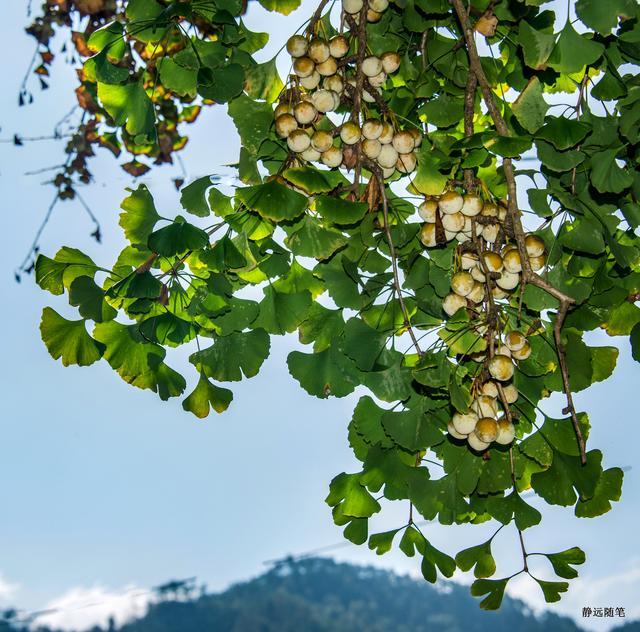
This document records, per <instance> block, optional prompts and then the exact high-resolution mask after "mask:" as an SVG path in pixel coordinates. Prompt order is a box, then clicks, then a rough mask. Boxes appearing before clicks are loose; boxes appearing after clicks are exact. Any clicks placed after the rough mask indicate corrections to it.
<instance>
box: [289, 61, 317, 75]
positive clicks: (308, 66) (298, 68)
mask: <svg viewBox="0 0 640 632" xmlns="http://www.w3.org/2000/svg"><path fill="white" fill-rule="evenodd" d="M315 69H316V65H315V64H314V63H313V61H312V60H311V59H309V58H308V57H298V58H297V59H294V60H293V72H294V73H295V74H296V75H298V77H303V78H304V77H310V76H311V75H312V74H313V71H314V70H315Z"/></svg>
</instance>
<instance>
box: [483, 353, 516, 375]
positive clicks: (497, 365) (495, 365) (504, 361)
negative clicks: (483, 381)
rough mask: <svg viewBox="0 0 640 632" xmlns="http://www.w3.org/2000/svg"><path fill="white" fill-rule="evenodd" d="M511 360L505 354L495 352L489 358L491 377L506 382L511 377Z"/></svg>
mask: <svg viewBox="0 0 640 632" xmlns="http://www.w3.org/2000/svg"><path fill="white" fill-rule="evenodd" d="M513 369H514V367H513V362H512V361H511V358H510V357H508V356H506V355H501V354H497V355H494V356H493V358H491V360H489V373H490V374H491V377H492V378H493V379H495V380H499V381H500V382H506V381H507V380H510V379H511V378H512V377H513Z"/></svg>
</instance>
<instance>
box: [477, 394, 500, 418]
mask: <svg viewBox="0 0 640 632" xmlns="http://www.w3.org/2000/svg"><path fill="white" fill-rule="evenodd" d="M471 407H472V409H473V412H474V413H476V415H478V417H495V416H496V415H497V414H498V404H496V400H495V398H494V397H490V396H489V395H480V396H479V397H477V398H476V399H475V400H474V402H473V404H472V405H471Z"/></svg>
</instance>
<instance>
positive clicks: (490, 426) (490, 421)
mask: <svg viewBox="0 0 640 632" xmlns="http://www.w3.org/2000/svg"><path fill="white" fill-rule="evenodd" d="M498 431H499V427H498V422H497V421H496V420H495V419H494V418H493V417H482V418H481V419H478V423H477V424H476V427H475V430H474V431H473V434H475V436H476V437H477V438H478V439H480V441H482V442H483V443H491V442H492V441H495V440H496V438H497V436H498Z"/></svg>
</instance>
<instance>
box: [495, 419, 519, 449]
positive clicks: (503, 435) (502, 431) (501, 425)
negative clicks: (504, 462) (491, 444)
mask: <svg viewBox="0 0 640 632" xmlns="http://www.w3.org/2000/svg"><path fill="white" fill-rule="evenodd" d="M515 436H516V429H515V428H514V426H513V424H512V423H511V422H510V421H507V419H504V418H503V419H500V420H499V421H498V436H497V437H496V439H495V441H496V443H499V444H500V445H509V444H510V443H511V442H512V441H513V440H514V438H515Z"/></svg>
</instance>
